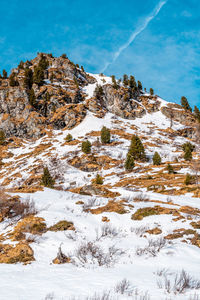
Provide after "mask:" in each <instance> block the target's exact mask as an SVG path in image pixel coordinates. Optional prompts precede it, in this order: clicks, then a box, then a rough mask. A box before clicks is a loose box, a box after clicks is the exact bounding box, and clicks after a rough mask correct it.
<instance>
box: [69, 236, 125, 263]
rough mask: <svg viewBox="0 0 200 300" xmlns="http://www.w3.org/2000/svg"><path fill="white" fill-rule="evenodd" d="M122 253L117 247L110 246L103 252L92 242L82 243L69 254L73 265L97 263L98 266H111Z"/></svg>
mask: <svg viewBox="0 0 200 300" xmlns="http://www.w3.org/2000/svg"><path fill="white" fill-rule="evenodd" d="M122 254H124V251H122V250H121V249H119V248H116V247H115V246H111V247H109V248H108V251H107V252H105V251H104V250H103V249H102V248H101V247H100V246H98V245H96V244H95V243H93V242H85V243H82V244H81V245H80V246H79V247H78V248H77V249H76V250H75V252H74V254H73V255H69V256H70V260H71V262H72V263H73V264H74V265H77V266H79V265H81V266H83V267H84V266H87V265H98V266H107V267H109V266H111V265H112V264H114V263H115V262H116V261H117V260H118V258H119V257H120V256H121V255H122Z"/></svg>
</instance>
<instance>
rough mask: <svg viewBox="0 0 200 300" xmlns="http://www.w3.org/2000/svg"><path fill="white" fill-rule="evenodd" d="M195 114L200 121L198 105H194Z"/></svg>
mask: <svg viewBox="0 0 200 300" xmlns="http://www.w3.org/2000/svg"><path fill="white" fill-rule="evenodd" d="M194 116H195V118H196V119H197V121H198V122H200V110H199V109H198V107H197V106H195V107H194Z"/></svg>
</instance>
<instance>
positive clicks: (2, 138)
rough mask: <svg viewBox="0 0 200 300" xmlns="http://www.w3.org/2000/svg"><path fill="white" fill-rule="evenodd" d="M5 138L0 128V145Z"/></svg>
mask: <svg viewBox="0 0 200 300" xmlns="http://www.w3.org/2000/svg"><path fill="white" fill-rule="evenodd" d="M5 139H6V137H5V133H4V131H3V130H0V145H3V144H4V142H5Z"/></svg>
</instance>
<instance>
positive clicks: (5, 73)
mask: <svg viewBox="0 0 200 300" xmlns="http://www.w3.org/2000/svg"><path fill="white" fill-rule="evenodd" d="M7 77H8V74H7V72H6V70H3V78H4V79H7Z"/></svg>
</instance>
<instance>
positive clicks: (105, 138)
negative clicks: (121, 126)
mask: <svg viewBox="0 0 200 300" xmlns="http://www.w3.org/2000/svg"><path fill="white" fill-rule="evenodd" d="M101 142H102V144H109V143H110V129H108V128H107V127H105V126H103V127H102V129H101Z"/></svg>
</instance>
